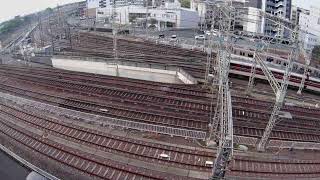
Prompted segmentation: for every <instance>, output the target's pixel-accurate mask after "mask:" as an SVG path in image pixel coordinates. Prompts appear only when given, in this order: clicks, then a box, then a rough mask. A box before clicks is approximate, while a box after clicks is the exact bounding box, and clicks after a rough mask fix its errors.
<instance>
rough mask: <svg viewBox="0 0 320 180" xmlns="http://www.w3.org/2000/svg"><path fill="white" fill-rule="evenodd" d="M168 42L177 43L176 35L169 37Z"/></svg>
mask: <svg viewBox="0 0 320 180" xmlns="http://www.w3.org/2000/svg"><path fill="white" fill-rule="evenodd" d="M170 41H171V42H177V41H178V37H177V35H171V37H170Z"/></svg>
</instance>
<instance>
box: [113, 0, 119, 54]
mask: <svg viewBox="0 0 320 180" xmlns="http://www.w3.org/2000/svg"><path fill="white" fill-rule="evenodd" d="M112 33H113V57H114V59H115V60H118V45H117V43H118V40H117V34H118V32H117V27H116V0H113V5H112Z"/></svg>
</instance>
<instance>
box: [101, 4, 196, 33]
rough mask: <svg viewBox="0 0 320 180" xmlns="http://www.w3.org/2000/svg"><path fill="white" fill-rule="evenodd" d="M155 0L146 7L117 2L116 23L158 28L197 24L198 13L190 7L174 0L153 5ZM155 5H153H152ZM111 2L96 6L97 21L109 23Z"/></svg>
mask: <svg viewBox="0 0 320 180" xmlns="http://www.w3.org/2000/svg"><path fill="white" fill-rule="evenodd" d="M156 3H157V1H156V0H154V1H152V3H150V6H148V7H146V6H144V5H143V4H140V3H135V4H130V5H126V4H119V6H118V5H116V9H115V11H116V19H115V20H116V23H119V24H123V25H125V24H134V25H136V26H144V27H145V25H146V18H147V22H148V27H151V26H153V27H155V28H158V29H159V30H160V29H165V28H171V27H172V28H196V27H197V26H198V21H199V15H198V13H197V12H196V11H193V10H191V9H186V8H181V4H180V3H179V2H178V1H177V0H175V1H171V2H170V1H168V2H165V3H163V4H160V5H157V6H156V5H155V4H156ZM153 5H155V6H153ZM112 11H113V7H112V4H110V3H108V2H107V4H106V6H105V5H104V4H103V6H100V5H99V7H98V8H97V12H96V13H97V14H96V17H97V21H100V22H106V23H110V22H111V19H112Z"/></svg>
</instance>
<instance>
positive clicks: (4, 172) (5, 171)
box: [0, 151, 30, 180]
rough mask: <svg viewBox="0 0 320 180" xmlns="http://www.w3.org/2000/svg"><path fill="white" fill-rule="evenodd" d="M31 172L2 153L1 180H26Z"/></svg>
mask: <svg viewBox="0 0 320 180" xmlns="http://www.w3.org/2000/svg"><path fill="white" fill-rule="evenodd" d="M29 173H30V170H28V169H26V168H25V167H23V166H21V165H20V164H18V163H17V162H16V161H15V160H13V159H11V158H10V157H8V156H7V154H5V153H3V152H2V151H0V179H3V180H25V179H26V177H27V176H28V174H29Z"/></svg>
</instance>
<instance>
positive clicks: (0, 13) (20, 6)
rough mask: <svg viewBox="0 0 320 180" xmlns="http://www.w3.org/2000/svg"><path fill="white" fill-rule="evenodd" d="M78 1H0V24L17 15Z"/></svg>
mask: <svg viewBox="0 0 320 180" xmlns="http://www.w3.org/2000/svg"><path fill="white" fill-rule="evenodd" d="M78 1H80V0H0V23H1V22H3V21H6V20H9V19H11V18H13V17H14V16H17V15H25V14H30V13H33V12H38V11H41V10H44V9H46V8H47V7H56V6H57V4H59V5H62V4H66V3H72V2H78Z"/></svg>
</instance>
